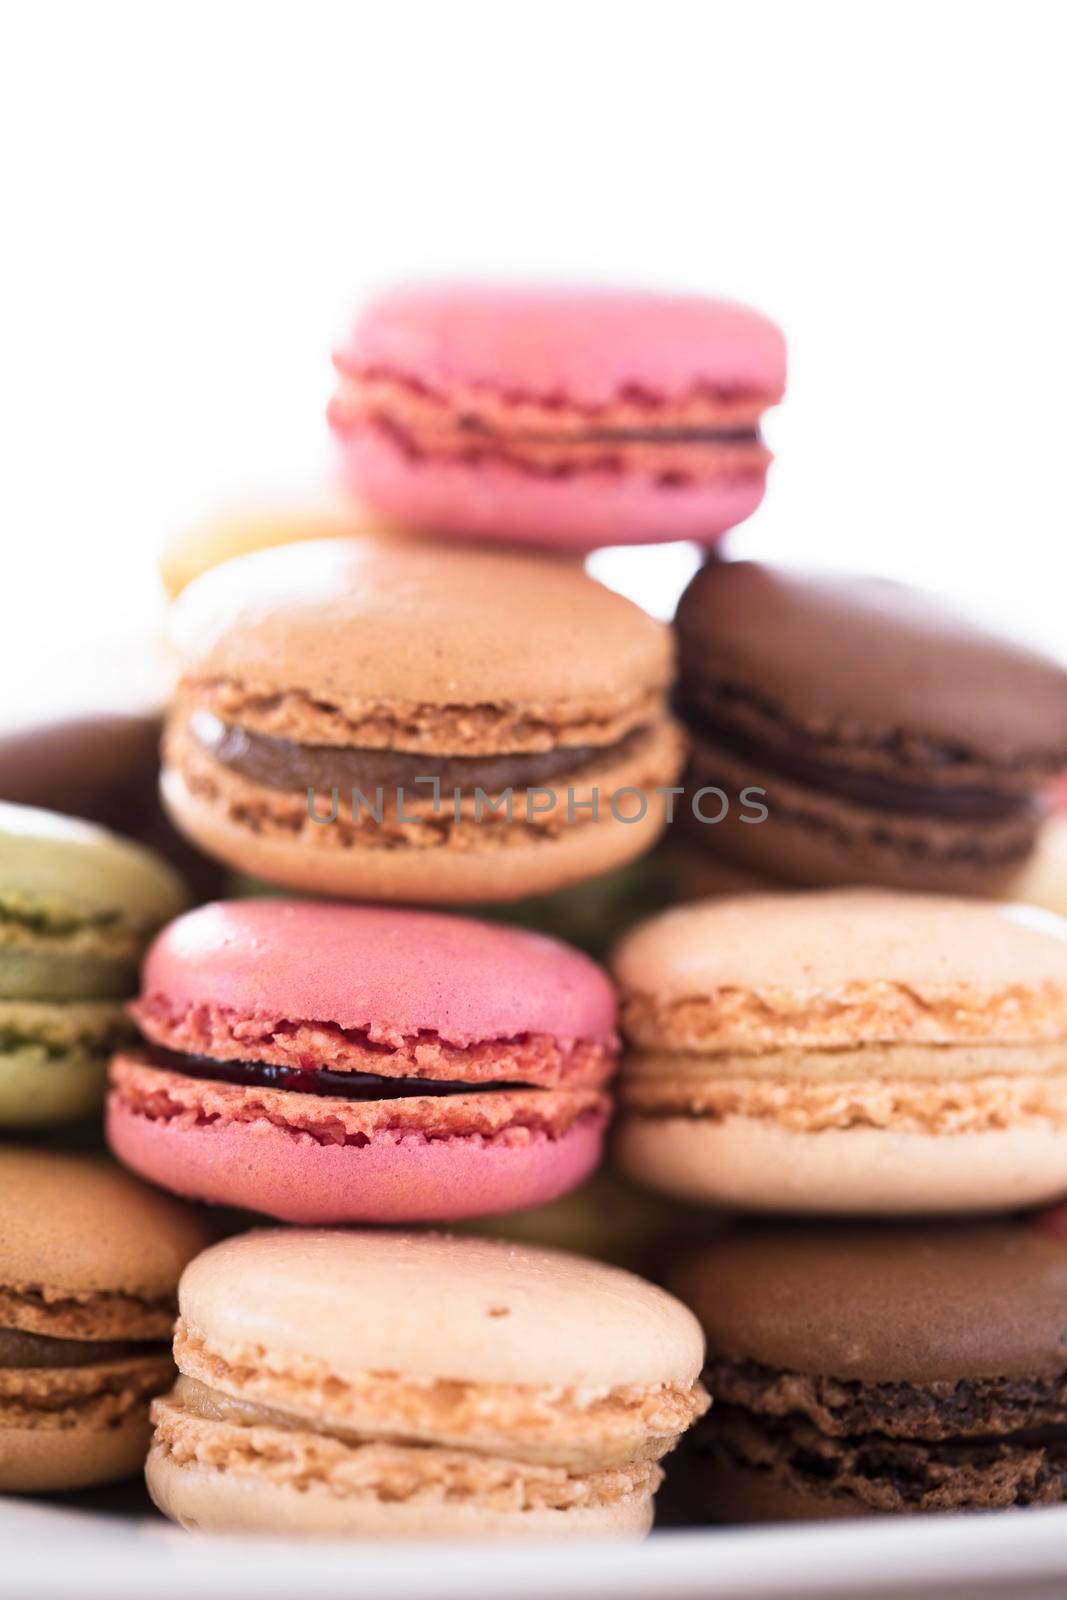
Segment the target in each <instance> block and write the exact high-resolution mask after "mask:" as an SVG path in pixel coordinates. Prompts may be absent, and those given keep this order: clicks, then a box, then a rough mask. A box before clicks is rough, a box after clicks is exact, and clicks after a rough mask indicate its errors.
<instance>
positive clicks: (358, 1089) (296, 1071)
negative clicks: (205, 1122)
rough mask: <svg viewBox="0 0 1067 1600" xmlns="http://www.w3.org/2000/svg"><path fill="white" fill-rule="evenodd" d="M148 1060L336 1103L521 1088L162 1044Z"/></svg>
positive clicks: (200, 1075) (188, 1074) (222, 1079)
mask: <svg viewBox="0 0 1067 1600" xmlns="http://www.w3.org/2000/svg"><path fill="white" fill-rule="evenodd" d="M146 1054H147V1057H148V1060H149V1061H150V1062H151V1064H152V1065H153V1066H154V1067H162V1068H164V1069H165V1070H166V1071H167V1072H180V1073H182V1074H183V1076H185V1077H187V1078H209V1079H213V1080H214V1081H215V1082H216V1083H236V1084H241V1085H244V1086H246V1087H248V1088H253V1089H287V1090H290V1091H293V1092H295V1093H296V1094H317V1095H329V1096H330V1097H331V1098H333V1099H337V1100H411V1099H415V1098H416V1097H420V1096H428V1095H433V1096H436V1095H449V1094H485V1093H492V1091H493V1090H494V1089H523V1088H527V1087H529V1086H528V1085H526V1084H521V1083H461V1082H460V1081H459V1080H458V1079H455V1078H391V1077H389V1076H388V1075H387V1074H386V1073H378V1072H337V1071H335V1070H334V1068H332V1067H314V1066H312V1067H283V1066H279V1065H278V1064H277V1062H273V1061H216V1060H215V1058H214V1057H213V1056H197V1055H186V1054H184V1053H183V1052H182V1051H180V1050H167V1049H165V1048H164V1047H163V1046H162V1045H157V1044H153V1045H148V1046H146Z"/></svg>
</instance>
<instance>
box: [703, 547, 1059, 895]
mask: <svg viewBox="0 0 1067 1600" xmlns="http://www.w3.org/2000/svg"><path fill="white" fill-rule="evenodd" d="M676 623H677V632H678V639H679V649H680V659H681V677H682V682H681V690H680V693H681V698H682V703H683V707H684V714H685V717H686V720H687V721H688V723H689V726H690V729H691V732H692V736H693V756H692V765H691V769H690V776H689V784H690V790H691V794H692V793H695V791H696V790H698V789H700V788H702V787H708V788H719V789H722V790H724V791H725V792H726V793H727V794H728V795H729V796H730V797H731V799H734V797H736V796H737V795H739V794H740V792H741V791H742V790H744V789H746V788H759V789H762V790H764V791H765V794H764V796H763V803H764V804H765V805H766V807H767V810H768V813H769V815H768V816H767V817H766V819H765V820H763V821H761V822H751V821H746V820H743V816H744V812H743V808H741V807H739V806H738V805H736V804H734V805H732V806H731V808H730V810H729V812H728V813H727V815H726V816H725V817H724V818H723V820H722V821H721V822H720V823H718V824H717V825H715V826H710V825H709V826H701V825H700V823H699V822H692V820H691V806H687V807H685V808H684V809H683V811H682V813H681V814H682V815H683V816H684V817H685V818H686V819H687V825H688V826H689V829H690V831H691V833H692V835H693V836H694V837H696V838H697V839H699V840H700V841H701V842H702V843H703V845H704V846H705V847H706V848H707V849H708V850H710V851H714V852H716V853H718V854H721V855H723V856H725V857H726V858H727V859H728V860H732V861H735V862H737V863H739V864H741V865H743V866H745V867H748V868H749V869H751V870H753V871H755V872H758V873H765V874H768V875H769V876H771V877H773V878H777V879H779V880H784V881H786V882H795V883H802V884H813V885H819V884H847V883H873V884H886V885H891V886H895V887H900V888H916V889H941V890H946V891H950V892H953V893H967V894H970V893H977V894H982V893H996V892H997V891H998V890H999V889H1000V888H1002V887H1003V886H1004V885H1005V884H1006V883H1008V882H1009V881H1010V880H1011V878H1012V877H1013V875H1015V874H1017V873H1018V871H1019V868H1020V866H1021V865H1022V864H1023V863H1024V862H1025V860H1026V858H1027V856H1028V855H1029V853H1030V851H1031V849H1032V848H1033V845H1034V841H1035V837H1036V834H1037V829H1038V825H1039V822H1040V819H1041V807H1040V805H1039V804H1038V799H1037V797H1038V795H1039V792H1040V790H1041V788H1042V786H1043V784H1045V783H1046V782H1047V780H1048V779H1049V778H1051V777H1052V776H1053V775H1054V774H1055V773H1057V772H1059V771H1061V770H1062V769H1063V768H1064V767H1065V766H1067V672H1065V671H1064V669H1063V668H1062V667H1061V666H1059V665H1058V664H1057V663H1056V662H1054V661H1052V660H1050V659H1047V658H1046V657H1044V656H1042V655H1039V654H1038V653H1036V652H1035V651H1033V650H1029V649H1027V648H1025V647H1024V646H1022V645H1019V644H1015V643H1013V642H1011V641H1009V640H1007V639H1003V638H1000V637H998V636H997V635H995V634H992V633H988V632H985V631H983V630H982V629H980V628H978V627H975V626H972V625H971V624H970V623H968V622H967V621H965V620H963V619H962V618H961V617H959V616H956V615H954V614H953V613H952V612H950V611H948V610H946V609H944V608H942V607H941V606H940V605H938V604H936V603H935V602H934V601H932V600H931V599H930V598H929V597H928V596H926V595H923V594H921V593H919V592H917V591H915V590H913V589H909V588H906V587H904V586H903V585H901V584H897V583H890V582H886V581H884V580H881V579H875V578H863V577H839V576H832V577H827V576H818V575H815V574H810V573H803V572H795V571H790V570H787V569H780V568H776V567H772V566H766V565H763V564H761V563H758V562H751V561H739V562H711V563H709V564H708V565H707V566H705V567H703V568H702V569H701V570H700V571H699V572H698V573H697V574H696V576H695V577H694V578H693V580H692V581H691V583H690V585H689V587H688V589H687V590H686V591H685V593H684V595H683V596H682V599H681V601H680V602H679V605H678V612H677V618H676ZM701 809H702V815H704V816H709V815H710V816H715V815H717V813H718V810H719V805H718V802H717V800H716V799H714V798H706V799H705V800H704V802H703V803H702V808H701Z"/></svg>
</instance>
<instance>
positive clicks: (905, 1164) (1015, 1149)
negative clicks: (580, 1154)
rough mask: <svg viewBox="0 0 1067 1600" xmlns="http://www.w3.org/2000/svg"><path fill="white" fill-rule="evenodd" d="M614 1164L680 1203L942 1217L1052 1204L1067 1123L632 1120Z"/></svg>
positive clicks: (1059, 1190)
mask: <svg viewBox="0 0 1067 1600" xmlns="http://www.w3.org/2000/svg"><path fill="white" fill-rule="evenodd" d="M614 1153H615V1160H616V1162H617V1163H618V1165H619V1167H620V1169H621V1170H622V1171H623V1172H624V1173H625V1174H626V1175H627V1177H629V1178H632V1179H633V1180H634V1182H636V1183H642V1184H648V1185H649V1187H650V1188H653V1189H656V1190H658V1191H659V1192H661V1193H663V1194H667V1195H673V1196H676V1197H678V1198H679V1199H684V1200H689V1201H690V1202H693V1203H696V1204H700V1205H708V1206H722V1207H727V1208H729V1209H733V1210H738V1211H752V1212H777V1213H781V1214H785V1215H790V1214H792V1215H797V1216H813V1215H815V1216H818V1215H822V1216H848V1215H850V1214H851V1215H854V1216H916V1215H922V1214H925V1215H928V1216H935V1215H937V1216H942V1215H950V1214H952V1213H956V1212H959V1213H967V1214H983V1213H990V1212H994V1211H1012V1210H1018V1209H1020V1208H1022V1207H1026V1206H1035V1205H1045V1204H1048V1203H1049V1202H1050V1201H1052V1200H1054V1199H1056V1198H1057V1197H1058V1196H1060V1195H1062V1194H1063V1193H1064V1190H1065V1189H1067V1129H1064V1128H1062V1127H1056V1126H1055V1125H1053V1124H1051V1123H1045V1124H1041V1123H1036V1122H1034V1123H1021V1124H1020V1125H1019V1126H1017V1127H1011V1128H1003V1129H998V1130H996V1131H989V1132H986V1131H982V1132H962V1133H944V1134H920V1133H912V1132H895V1131H892V1130H890V1129H886V1128H862V1127H860V1128H847V1129H828V1130H822V1131H819V1132H816V1133H807V1132H799V1131H796V1130H794V1129H792V1128H787V1127H783V1126H782V1125H781V1124H779V1123H775V1122H772V1121H770V1120H761V1119H756V1118H748V1117H725V1118H723V1119H722V1120H719V1121H714V1120H711V1119H708V1118H701V1117H641V1116H636V1115H625V1116H624V1117H623V1118H622V1120H621V1123H620V1124H619V1127H618V1131H617V1133H616V1136H615V1146H614Z"/></svg>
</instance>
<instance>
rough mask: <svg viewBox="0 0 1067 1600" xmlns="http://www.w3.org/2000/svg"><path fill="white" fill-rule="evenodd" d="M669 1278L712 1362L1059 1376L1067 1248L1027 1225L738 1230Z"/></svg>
mask: <svg viewBox="0 0 1067 1600" xmlns="http://www.w3.org/2000/svg"><path fill="white" fill-rule="evenodd" d="M670 1284H671V1288H672V1290H673V1291H674V1292H675V1293H676V1294H678V1295H679V1296H680V1297H681V1298H682V1299H683V1300H684V1301H685V1303H686V1304H687V1305H690V1306H691V1307H692V1308H693V1310H694V1311H695V1312H696V1314H697V1316H698V1317H699V1319H700V1321H701V1323H702V1325H703V1327H704V1329H705V1332H706V1333H707V1335H708V1344H709V1349H710V1351H711V1352H712V1356H713V1358H716V1359H718V1358H724V1359H726V1360H728V1361H730V1362H746V1361H753V1362H759V1363H760V1364H761V1365H762V1366H764V1367H770V1368H776V1369H782V1370H784V1371H789V1372H802V1373H811V1374H815V1375H817V1376H829V1377H833V1378H838V1379H840V1380H842V1381H843V1382H847V1383H853V1382H854V1383H861V1384H891V1383H904V1384H911V1385H919V1386H927V1385H930V1384H939V1383H953V1384H955V1383H957V1382H961V1381H963V1380H967V1379H983V1378H986V1379H997V1378H1004V1379H1008V1378H1010V1379H1020V1380H1024V1379H1031V1380H1035V1379H1037V1378H1043V1377H1050V1378H1056V1377H1059V1375H1060V1374H1062V1372H1063V1370H1064V1364H1065V1344H1064V1326H1063V1306H1064V1297H1065V1294H1067V1242H1065V1241H1063V1240H1061V1239H1058V1238H1056V1237H1054V1236H1052V1235H1050V1234H1047V1233H1044V1232H1042V1231H1041V1230H1040V1229H1038V1228H1036V1227H1034V1226H1032V1225H1031V1224H1030V1223H1028V1222H1014V1221H1013V1222H994V1223H971V1224H953V1223H942V1224H940V1225H934V1224H930V1223H928V1222H923V1223H918V1224H914V1225H910V1226H908V1225H901V1226H897V1227H893V1226H883V1227H878V1226H867V1227H863V1226H859V1225H847V1224H845V1225H826V1226H822V1227H819V1226H815V1225H806V1226H804V1225H792V1226H790V1225H783V1224H778V1225H773V1224H769V1225H749V1226H747V1227H737V1228H735V1229H733V1230H732V1231H730V1232H726V1233H724V1234H722V1235H721V1236H720V1237H719V1238H717V1239H715V1240H713V1241H711V1242H710V1243H709V1244H707V1245H704V1246H702V1247H699V1248H695V1249H694V1250H693V1251H692V1252H691V1254H690V1255H689V1256H688V1257H687V1258H686V1260H685V1261H684V1262H683V1263H682V1264H681V1266H679V1267H678V1268H676V1269H675V1270H674V1271H673V1272H672V1273H671V1274H670ZM972 1432H973V1428H972Z"/></svg>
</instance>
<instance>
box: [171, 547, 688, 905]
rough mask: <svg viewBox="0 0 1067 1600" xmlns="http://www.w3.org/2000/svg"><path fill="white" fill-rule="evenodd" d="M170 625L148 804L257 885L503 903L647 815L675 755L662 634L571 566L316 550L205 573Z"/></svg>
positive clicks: (633, 847)
mask: <svg viewBox="0 0 1067 1600" xmlns="http://www.w3.org/2000/svg"><path fill="white" fill-rule="evenodd" d="M172 625H173V638H174V643H175V645H176V647H177V650H178V654H179V656H180V659H181V664H182V675H181V680H180V683H179V685H178V689H177V695H176V699H175V703H174V706H173V709H172V713H171V717H170V720H169V724H168V730H167V735H166V740H165V769H164V776H163V795H164V800H165V802H166V804H167V806H168V808H169V810H170V811H171V814H172V816H173V818H174V820H175V822H176V823H177V825H178V826H179V827H180V828H181V829H182V830H183V832H185V833H186V834H187V835H188V836H189V837H190V838H191V839H192V840H193V841H194V843H196V844H197V845H199V846H200V847H201V848H202V849H204V850H205V851H207V852H208V853H209V854H211V855H214V856H216V857H217V858H218V859H220V860H222V861H224V862H226V863H227V865H229V866H231V867H235V868H237V869H238V870H240V871H243V872H246V873H250V874H251V875H252V876H254V877H259V878H265V879H267V880H268V881H270V882H273V883H279V884H284V885H286V886H287V887H289V888H292V889H299V890H304V891H309V892H313V893H322V894H336V895H344V896H350V897H354V898H364V899H375V900H398V901H437V902H453V901H479V900H480V901H491V900H510V899H515V898H518V897H519V896H521V895H526V894H533V893H538V892H544V891H548V890H551V889H556V888H559V887H561V886H563V885H564V884H567V883H573V882H577V881H579V880H581V879H584V878H588V877H593V876H595V875H596V874H597V873H601V872H605V871H607V870H608V869H609V868H610V867H614V866H617V865H619V864H620V863H621V862H623V861H628V860H630V859H631V858H633V857H635V856H638V855H640V854H642V853H643V852H644V851H645V850H647V849H648V848H649V846H650V845H651V843H652V841H653V840H654V839H655V838H656V836H657V835H658V833H659V832H660V830H661V828H662V826H663V822H664V820H665V797H664V796H663V795H662V794H657V793H656V792H655V791H656V789H657V786H666V785H670V784H672V783H673V782H674V780H675V778H676V776H677V773H678V770H679V766H680V762H681V755H682V750H681V741H680V735H679V733H678V730H677V728H676V727H675V725H674V724H673V723H672V722H671V720H670V719H669V717H668V715H667V711H666V694H667V691H668V689H669V687H670V684H671V680H672V675H673V652H672V644H671V637H670V633H669V630H668V629H667V628H666V627H665V626H663V625H662V624H661V623H659V622H656V621H654V620H653V619H652V618H651V617H649V616H647V615H646V614H645V613H644V612H643V611H642V610H640V608H639V607H637V606H635V605H633V604H632V603H631V602H630V601H628V600H625V599H624V598H623V597H622V596H621V595H618V594H615V593H613V592H612V591H611V590H609V589H606V588H604V587H603V586H602V585H601V584H599V583H597V582H595V580H594V579H592V578H589V577H587V576H586V575H585V573H584V572H582V571H581V570H580V568H578V567H577V566H576V565H574V563H572V562H568V561H563V560H559V559H553V558H551V557H548V556H536V555H528V554H515V553H511V552H500V551H493V550H474V549H457V548H451V549H442V548H439V547H437V546H434V545H429V544H426V543H410V544H407V543H403V542H401V541H391V542H390V541H383V540H375V539H371V538H364V539H332V540H322V541H318V542H313V543H308V544H302V545H291V546H288V547H283V548H281V549H277V550H268V551H263V552H259V553H257V554H255V555H252V556H247V557H242V558H240V559H239V560H237V561H232V562H228V563H227V564H226V565H225V566H223V567H219V568H217V569H215V570H214V571H213V572H209V573H206V574H205V575H204V576H203V577H201V578H199V579H198V580H197V581H196V582H194V583H193V584H191V585H190V587H189V588H188V589H187V590H186V591H185V592H184V593H183V594H182V596H181V597H180V599H179V600H178V602H177V604H176V606H175V607H174V610H173V612H172Z"/></svg>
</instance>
